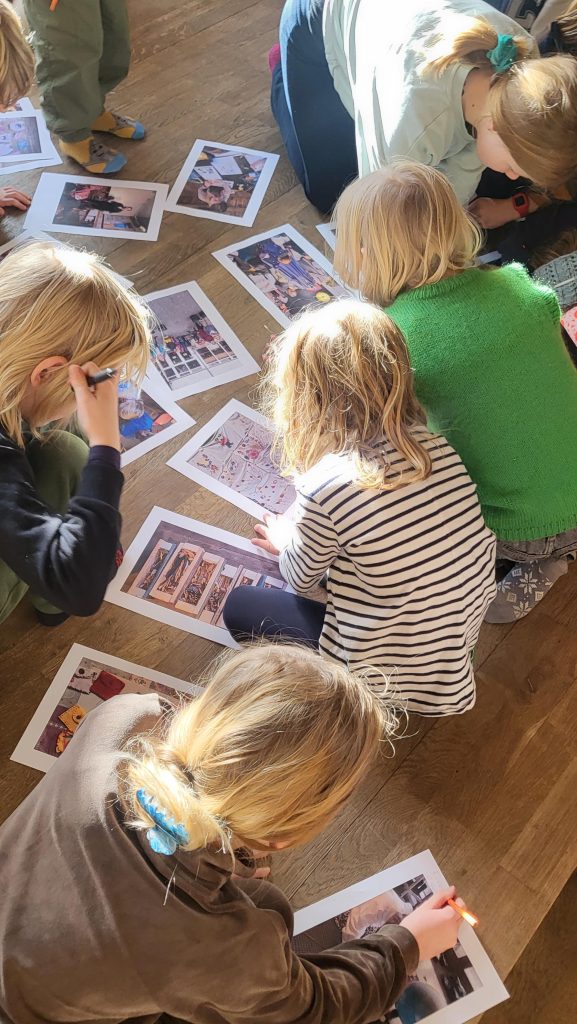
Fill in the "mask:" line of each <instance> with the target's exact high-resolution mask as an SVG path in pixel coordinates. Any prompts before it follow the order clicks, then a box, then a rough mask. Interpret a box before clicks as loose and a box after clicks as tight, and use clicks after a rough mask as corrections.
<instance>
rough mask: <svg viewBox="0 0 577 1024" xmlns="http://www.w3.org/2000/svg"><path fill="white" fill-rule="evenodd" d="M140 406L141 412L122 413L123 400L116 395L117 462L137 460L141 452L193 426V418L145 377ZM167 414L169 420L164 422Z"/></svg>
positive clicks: (145, 451) (127, 463)
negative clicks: (120, 449) (117, 398)
mask: <svg viewBox="0 0 577 1024" xmlns="http://www.w3.org/2000/svg"><path fill="white" fill-rule="evenodd" d="M140 399H141V401H142V403H143V405H144V408H143V410H142V413H141V414H140V415H138V416H137V417H135V418H127V417H126V416H125V415H123V408H125V406H124V407H123V402H122V400H121V399H120V398H119V403H118V406H119V411H118V416H119V423H120V441H121V444H122V456H121V461H122V465H123V466H128V465H129V464H130V463H131V462H134V461H135V460H136V459H139V458H140V456H141V455H146V453H147V452H150V451H152V450H153V449H154V448H158V447H159V446H160V445H161V444H164V443H165V441H169V440H170V439H171V438H172V437H176V436H177V435H178V434H181V433H182V432H183V431H184V430H188V429H189V428H190V427H193V426H194V425H195V423H196V420H193V418H192V416H189V415H188V413H186V412H184V410H183V409H181V408H180V406H179V405H177V404H176V402H175V401H174V400H173V399H172V398H171V397H170V395H169V394H167V391H166V388H164V387H162V388H159V387H158V385H157V384H156V382H155V381H152V380H150V379H149V378H146V379H145V381H144V383H143V385H142V391H141V395H140ZM166 417H170V422H165V419H166Z"/></svg>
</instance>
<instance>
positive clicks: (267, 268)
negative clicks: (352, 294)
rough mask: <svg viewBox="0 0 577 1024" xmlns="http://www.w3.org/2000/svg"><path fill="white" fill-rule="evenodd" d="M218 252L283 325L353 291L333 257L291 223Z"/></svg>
mask: <svg viewBox="0 0 577 1024" xmlns="http://www.w3.org/2000/svg"><path fill="white" fill-rule="evenodd" d="M213 256H214V257H215V259H217V260H218V261H219V263H221V264H222V265H223V267H225V268H226V269H227V270H228V271H230V273H231V274H232V275H233V276H234V277H236V279H237V280H238V281H240V283H241V284H242V285H243V286H244V287H245V288H246V289H247V291H249V292H250V293H251V295H253V296H254V297H255V299H257V300H258V302H260V304H261V305H262V306H264V308H265V309H266V310H268V312H269V313H271V315H272V316H274V317H275V318H276V320H278V322H279V323H280V324H282V325H283V327H288V326H289V325H290V323H291V322H292V321H293V320H294V319H295V317H296V316H297V315H298V314H299V313H300V312H302V310H303V309H308V308H310V309H314V308H318V307H319V306H324V305H325V304H326V303H328V302H333V301H334V300H335V299H342V298H347V297H348V296H349V292H348V291H347V289H346V288H344V287H343V286H342V285H341V284H339V283H338V281H336V280H335V278H334V276H333V272H332V269H331V265H330V263H329V262H328V260H327V259H326V258H325V257H324V256H323V255H322V253H320V252H319V251H318V249H315V247H314V246H313V245H311V244H310V242H307V240H306V238H303V236H302V235H301V234H300V233H299V232H298V231H296V230H295V228H293V227H291V225H290V224H283V225H282V226H281V227H279V228H275V229H273V230H272V231H266V232H264V233H263V234H262V235H254V236H253V237H252V238H247V239H244V241H243V242H242V243H238V242H236V243H235V244H234V245H230V246H228V247H227V248H226V249H220V250H219V251H218V252H214V253H213Z"/></svg>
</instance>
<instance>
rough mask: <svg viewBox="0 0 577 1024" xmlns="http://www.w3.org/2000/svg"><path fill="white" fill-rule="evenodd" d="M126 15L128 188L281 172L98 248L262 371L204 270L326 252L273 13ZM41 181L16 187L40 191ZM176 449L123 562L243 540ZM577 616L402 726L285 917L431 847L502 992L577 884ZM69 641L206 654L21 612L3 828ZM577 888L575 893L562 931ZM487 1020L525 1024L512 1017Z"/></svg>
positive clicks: (172, 655)
mask: <svg viewBox="0 0 577 1024" xmlns="http://www.w3.org/2000/svg"><path fill="white" fill-rule="evenodd" d="M129 6H130V8H131V14H132V24H133V47H134V63H133V69H132V72H131V76H130V79H129V80H128V82H127V83H125V84H124V85H123V86H122V87H121V88H120V89H119V90H118V94H117V97H116V100H115V108H116V109H117V110H119V111H121V112H125V113H128V114H134V115H139V116H141V117H142V119H143V120H144V122H145V123H146V125H147V127H148V130H149V134H148V137H147V139H146V140H145V141H144V142H141V143H132V144H130V143H121V144H120V145H121V147H122V148H123V149H124V151H125V152H126V155H127V156H128V157H129V163H128V166H127V168H126V171H125V172H124V177H126V178H129V179H138V180H151V181H161V182H162V181H164V182H167V183H172V182H173V181H174V180H175V178H176V175H177V172H178V170H179V168H180V166H181V164H182V163H183V161H184V159H185V157H186V155H187V153H188V151H189V148H190V146H191V145H192V143H193V141H194V140H195V139H196V138H206V139H211V140H216V141H221V142H228V143H237V144H238V143H244V144H246V145H248V146H252V147H255V148H257V149H262V150H270V151H273V152H275V151H277V152H281V160H280V163H279V165H278V169H277V171H276V172H275V175H274V178H273V182H272V185H271V187H270V189H269V191H268V194H267V197H266V200H265V203H264V206H263V208H262V209H261V212H260V214H259V217H258V219H257V222H256V225H255V227H254V229H239V228H235V227H229V226H227V225H219V224H217V223H213V222H210V221H206V220H200V219H193V218H189V217H183V216H179V215H177V214H167V215H166V216H165V218H164V221H163V225H162V228H161V232H160V238H159V241H158V242H156V243H152V244H151V243H144V242H134V241H133V242H131V241H127V242H122V241H117V240H112V239H104V240H98V241H97V242H96V243H95V247H96V248H98V251H100V252H102V253H105V254H106V255H107V256H108V257H109V259H110V262H111V264H112V266H113V267H114V269H116V270H117V271H119V272H121V273H122V274H125V275H127V276H128V277H130V278H131V279H132V280H134V281H135V283H136V286H137V287H138V288H139V290H141V291H142V292H144V293H145V292H147V291H151V290H153V289H160V288H167V287H169V286H171V285H175V284H178V283H180V282H184V281H189V280H196V281H198V282H199V283H200V285H201V286H202V288H203V289H205V291H206V292H207V294H208V296H209V297H210V299H211V300H212V301H213V302H214V304H215V305H216V306H217V307H218V309H219V310H220V312H221V313H222V314H223V315H224V317H225V318H226V319H227V320H228V321H229V322H230V324H231V325H232V327H233V328H234V329H235V330H236V331H237V333H238V334H239V336H240V337H241V339H242V340H243V341H244V343H245V344H246V345H247V347H248V348H249V349H250V350H251V352H252V353H253V354H254V355H255V356H256V357H257V358H258V357H259V356H260V354H261V353H262V349H263V346H264V344H265V342H266V341H267V340H268V331H267V327H266V326H265V325H266V322H267V315H266V314H265V313H264V312H263V310H262V309H261V307H260V306H259V305H258V304H257V303H256V302H255V301H254V300H253V299H252V298H251V297H250V296H248V295H247V294H246V293H245V292H244V290H243V289H242V287H241V286H240V285H239V284H238V283H237V282H236V281H235V280H234V279H233V278H232V277H231V276H230V275H228V274H227V273H226V272H225V270H224V269H223V268H222V267H221V266H220V265H219V264H218V263H217V262H216V261H215V260H214V259H213V258H212V256H211V252H212V251H213V250H215V249H219V248H221V247H223V246H225V245H227V244H229V243H232V242H234V241H236V240H238V239H239V238H242V237H247V236H248V235H250V234H251V233H256V232H257V231H258V232H260V231H263V230H265V229H267V228H271V227H275V226H277V225H280V224H283V223H285V222H286V221H290V223H291V224H293V225H294V226H295V227H296V228H298V230H300V231H302V232H303V234H304V235H305V236H307V237H308V238H309V239H310V241H312V242H313V243H314V244H315V245H319V243H320V242H321V239H320V236H319V235H318V234H317V232H316V230H315V227H314V225H315V224H316V223H317V221H318V215H317V214H316V212H315V210H314V209H312V208H311V207H310V206H309V204H308V203H307V202H306V200H305V199H304V196H303V194H302V191H301V189H300V188H299V187H298V186H297V185H296V182H295V178H294V176H293V173H292V171H291V169H290V167H289V164H288V161H287V159H286V156H285V154H284V152H283V150H282V147H281V144H280V138H279V134H278V131H277V129H276V126H275V124H274V122H273V118H272V116H271V113H270V109H269V100H268V91H269V81H270V76H269V72H268V67H267V59H266V56H267V51H268V49H269V47H270V46H271V45H272V44H273V43H274V42H275V41H276V38H277V25H278V17H279V13H280V9H281V6H282V3H281V0H254V2H250V0H187V2H186V3H183V2H182V0H160V2H159V0H130V4H129ZM55 170H59V171H63V170H68V171H70V170H71V168H55ZM38 175H39V172H31V173H30V174H28V175H24V176H20V178H19V179H18V180H19V182H20V184H21V186H22V187H25V188H29V189H30V190H33V189H34V187H35V185H36V182H37V179H38ZM9 180H10V179H8V178H5V179H4V183H8V181H9ZM19 230H21V220H20V219H19V218H17V217H8V218H6V219H5V220H4V221H2V222H1V226H0V236H1V237H0V241H4V240H6V239H7V238H8V237H10V236H11V235H13V234H16V233H18V231H19ZM62 237H64V236H62ZM67 240H68V241H71V240H72V242H74V241H75V240H74V238H72V236H67ZM76 241H77V242H78V244H82V243H83V241H84V240H83V239H81V238H78V239H76ZM87 244H88V243H87ZM269 319H270V318H269ZM254 384H255V379H254V378H253V379H249V380H248V382H241V383H240V385H239V384H232V385H224V386H222V387H219V388H217V389H216V390H213V391H209V392H207V393H206V394H204V395H202V396H199V397H195V398H189V399H186V400H184V401H183V403H182V405H183V407H184V408H185V409H186V410H187V411H188V412H189V413H191V414H192V415H193V416H194V417H195V418H196V419H197V421H198V423H199V425H202V423H204V422H205V421H206V419H207V418H209V417H210V416H211V415H213V414H214V412H215V411H216V410H217V409H218V408H219V407H220V406H221V405H223V404H224V402H226V401H227V400H228V399H229V398H231V397H237V398H239V399H241V400H245V401H246V400H247V399H248V400H249V401H250V394H251V388H254ZM184 439H185V438H184V437H183V436H181V437H180V438H177V439H175V440H174V441H172V442H169V443H167V444H166V445H164V446H162V447H161V448H159V449H157V450H156V451H155V452H152V453H151V454H150V455H148V456H146V457H145V458H143V459H142V460H141V461H138V462H136V463H135V464H134V465H133V466H130V467H129V468H128V469H127V472H126V477H127V482H126V487H125V491H124V498H123V515H124V533H123V540H124V543H125V546H126V545H127V544H128V543H130V541H131V539H132V537H133V536H134V534H135V533H136V531H137V529H138V527H139V526H140V524H141V523H142V522H143V520H144V519H145V517H146V515H147V514H148V512H149V511H150V509H151V507H152V506H153V505H155V504H163V505H165V506H166V507H168V508H170V509H173V510H175V511H177V512H180V513H183V514H185V515H191V516H194V517H195V518H198V519H201V520H206V521H207V522H208V523H212V524H215V525H218V526H222V527H224V528H226V529H229V530H232V531H234V532H238V533H241V534H245V535H247V536H248V535H250V532H251V520H250V519H249V517H248V516H246V515H245V514H244V513H242V512H240V511H238V510H235V509H234V508H233V507H232V506H231V505H229V504H227V503H226V502H224V501H221V500H219V499H217V498H216V497H213V496H212V495H211V494H209V493H208V492H207V491H204V490H203V489H202V488H200V487H198V486H195V485H193V484H191V483H190V482H189V481H187V480H186V479H185V478H184V477H182V476H181V475H180V474H178V473H175V472H174V471H173V470H171V469H168V468H167V467H166V465H165V462H166V460H167V459H168V458H169V456H171V455H172V454H173V453H174V451H175V450H176V449H177V448H178V447H179V446H180V445H181V444H182V443H183V440H184ZM576 613H577V570H574V571H572V572H570V574H569V575H568V576H567V577H566V578H565V579H563V580H562V581H560V582H559V584H558V585H557V586H556V587H555V588H554V590H553V591H552V593H551V594H550V595H549V596H548V597H547V599H546V600H545V601H544V602H543V603H542V605H541V606H540V607H539V608H538V609H537V610H536V611H535V612H534V613H533V614H532V615H531V616H530V618H529V619H527V620H524V621H522V622H520V623H518V624H516V625H515V626H514V627H510V626H503V627H499V626H492V627H486V628H485V629H484V631H483V634H482V636H481V640H480V643H479V647H478V651H477V683H478V703H477V706H476V708H475V710H474V711H472V712H469V713H468V714H467V715H465V716H464V717H462V718H450V719H446V720H441V721H435V722H434V723H431V722H426V721H420V720H416V719H415V720H413V721H411V723H410V727H409V729H408V731H407V734H406V735H405V737H404V738H403V739H402V740H400V741H399V743H398V744H397V749H396V755H395V757H394V758H393V757H387V756H383V759H382V761H381V762H380V763H379V764H378V765H376V766H375V768H374V769H373V771H372V772H371V774H370V776H369V778H368V779H367V780H366V782H365V784H364V785H363V786H362V787H361V788H360V789H359V790H358V792H357V793H356V795H355V797H354V798H353V800H352V802H351V803H350V805H349V806H348V807H347V808H346V810H345V811H344V812H343V813H342V814H341V816H340V817H339V819H338V821H337V822H335V823H334V825H333V826H332V827H331V828H330V829H329V830H328V832H327V833H325V835H324V836H323V837H322V838H321V839H318V840H317V841H316V842H314V843H312V844H311V845H310V846H308V847H307V848H306V849H303V850H298V851H294V852H291V853H288V854H286V855H282V856H281V857H279V862H278V864H277V866H276V869H275V877H276V880H277V881H278V882H279V883H280V884H281V885H282V886H283V887H284V889H285V891H286V892H287V894H288V895H289V897H290V898H291V899H292V901H293V903H294V905H295V906H302V905H303V904H306V903H308V902H311V901H313V900H316V899H319V898H321V897H322V896H324V895H327V894H329V893H330V892H332V891H334V890H336V889H338V888H341V887H343V886H345V885H348V884H350V883H352V882H353V881H355V880H357V879H359V878H361V877H362V876H363V875H366V874H370V873H373V872H375V871H377V870H379V869H381V868H383V867H385V866H387V865H390V864H393V863H395V862H396V861H397V860H400V859H402V858H405V857H407V856H410V855H411V854H414V853H417V852H419V851H420V850H422V849H425V848H428V847H429V848H430V849H431V850H432V851H433V853H434V855H435V857H436V858H437V859H438V861H439V863H440V865H441V867H442V869H443V870H444V872H445V874H446V875H447V876H448V877H449V879H450V880H451V881H453V882H455V883H456V884H457V886H458V888H459V891H460V892H462V894H463V896H464V897H465V898H466V899H467V900H468V901H470V904H471V906H472V907H473V908H474V909H475V911H476V912H477V913H478V914H479V916H480V918H481V922H482V924H481V929H480V936H481V939H482V941H483V942H484V944H485V945H486V947H487V949H488V950H489V952H490V954H491V956H492V957H493V959H494V962H495V964H496V966H497V968H498V970H499V971H500V973H501V975H502V976H503V977H505V976H507V975H508V974H509V972H510V971H511V970H512V968H513V967H514V965H515V964H516V963H518V961H520V958H521V956H522V954H523V951H524V949H525V947H526V946H527V944H528V943H529V942H530V940H531V938H532V936H533V935H534V933H535V932H536V931H537V929H538V928H539V925H540V924H541V922H542V921H543V919H544V918H545V916H546V915H547V913H548V911H549V910H550V908H551V907H552V906H553V904H554V903H555V900H556V899H557V897H558V895H559V894H560V892H561V890H562V889H563V887H564V886H565V885H566V883H567V882H568V880H569V878H570V876H571V874H572V872H573V871H574V870H575V868H576V866H577V830H576V828H575V821H576V820H577V741H576V738H575V737H576V736H577V675H576V670H577V635H576V632H575V628H574V624H575V621H576ZM74 641H77V642H79V643H85V644H88V645H89V646H91V647H94V648H97V649H99V650H102V651H105V652H108V653H110V654H114V655H117V656H120V657H123V658H126V659H128V660H130V661H135V662H137V663H139V664H142V665H146V666H149V667H151V668H158V669H160V670H163V671H166V672H168V673H170V674H172V675H175V676H180V677H182V678H185V679H193V680H194V679H195V678H196V676H197V673H198V672H199V671H200V670H201V669H202V668H203V667H204V666H205V665H206V664H207V662H208V661H209V660H210V658H211V657H212V655H213V654H214V653H215V650H216V649H215V647H214V646H213V645H212V644H210V643H209V642H207V641H202V640H199V639H197V638H195V637H192V636H190V635H188V634H186V633H183V632H180V631H178V630H176V629H173V628H172V627H169V626H163V625H160V624H158V623H156V622H153V621H152V620H150V619H147V618H144V617H141V616H139V615H136V614H133V613H131V612H129V611H125V610H121V609H119V608H117V607H115V606H112V605H108V604H105V605H104V606H103V608H102V610H101V611H100V612H99V614H98V615H96V616H95V617H94V618H92V619H90V620H80V619H74V620H71V621H69V622H67V623H66V624H65V625H64V626H63V627H61V628H59V629H57V630H46V629H44V628H42V627H41V626H39V625H37V624H36V623H35V621H34V619H33V616H32V613H31V611H30V609H29V608H28V607H27V606H25V605H22V606H21V607H20V608H19V609H18V610H17V612H16V613H15V614H14V615H13V616H12V617H11V618H10V620H9V622H7V623H5V624H4V625H3V626H2V629H1V632H0V655H1V656H2V664H3V671H2V683H1V688H0V702H1V709H2V730H1V736H0V808H1V809H2V810H1V813H2V814H3V815H8V814H9V813H10V811H11V810H12V809H13V808H14V807H16V806H17V804H18V803H19V801H21V800H22V799H23V797H24V796H25V795H26V794H27V793H28V792H29V791H30V789H31V788H32V787H33V786H34V785H35V784H36V782H37V781H38V774H37V773H35V772H34V771H32V770H28V769H26V768H24V767H22V766H21V765H18V764H15V763H13V762H11V761H10V760H9V757H10V754H11V752H12V750H13V749H14V746H15V745H16V742H17V740H18V739H19V738H20V735H21V733H22V732H23V730H24V728H25V726H26V725H27V723H28V721H29V719H30V717H31V715H32V712H33V711H34V709H35V708H36V705H37V704H38V702H39V700H40V698H41V696H42V694H43V693H44V691H45V689H46V687H47V686H48V684H49V683H50V681H51V679H52V677H53V675H54V674H55V672H56V670H57V668H58V667H59V665H60V663H61V662H62V660H63V658H64V656H65V654H66V653H67V651H68V649H69V647H70V645H71V644H72V643H73V642H74ZM576 888H577V887H576V886H575V884H573V886H572V887H571V888H570V889H568V890H567V892H568V893H569V897H570V900H571V901H572V903H571V905H572V907H573V917H574V916H575V912H576V911H577V905H576ZM563 902H565V901H563ZM558 911H559V906H558V907H557V908H556V910H555V913H557V912H558ZM544 927H545V926H544ZM573 963H574V959H573ZM534 984H535V986H536V988H535V992H536V993H539V998H541V999H542V1000H543V1002H545V999H546V977H545V976H541V977H539V975H538V974H537V977H536V978H535V979H534ZM535 998H537V995H535ZM570 1011H571V1007H570V1005H569V1003H567V1004H565V1008H564V1009H563V1005H562V1004H559V1006H558V1007H557V1012H556V1014H555V1015H554V1017H550V1018H548V1017H547V1016H543V1017H542V1018H539V1021H541V1020H543V1021H545V1020H546V1019H547V1020H553V1019H554V1020H555V1021H556V1024H570V1021H573V1020H574V1015H573V1014H572V1013H571V1012H570ZM563 1014H565V1015H563ZM486 1019H487V1021H489V1022H491V1021H493V1022H494V1024H503V1022H504V1021H505V1020H506V1021H507V1022H509V1024H513V1022H515V1024H516V1022H517V1020H519V1021H520V1020H521V1018H517V1017H516V1016H514V1012H513V1008H512V1007H507V1008H506V1009H505V1010H503V1011H493V1012H492V1013H489V1014H488V1015H487V1017H486ZM523 1019H524V1020H527V1021H528V1020H531V1021H537V1018H536V1017H535V1018H534V1017H532V1016H525V1017H524V1018H523Z"/></svg>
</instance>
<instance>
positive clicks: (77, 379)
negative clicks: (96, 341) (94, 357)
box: [68, 363, 120, 451]
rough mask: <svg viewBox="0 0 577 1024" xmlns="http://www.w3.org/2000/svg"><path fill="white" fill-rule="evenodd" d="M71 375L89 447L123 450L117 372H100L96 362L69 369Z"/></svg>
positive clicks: (78, 410)
mask: <svg viewBox="0 0 577 1024" xmlns="http://www.w3.org/2000/svg"><path fill="white" fill-rule="evenodd" d="M68 375H69V379H70V384H71V386H72V390H73V391H74V396H75V398H76V412H77V416H78V422H79V424H80V427H81V428H82V430H83V431H84V433H85V434H86V437H87V438H88V443H89V444H90V447H91V448H94V447H95V445H105V446H106V447H108V448H116V450H117V451H120V428H119V425H118V382H117V379H116V376H117V374H116V370H110V369H106V370H101V369H100V367H99V366H97V365H96V363H85V364H84V366H75V365H71V366H69V368H68Z"/></svg>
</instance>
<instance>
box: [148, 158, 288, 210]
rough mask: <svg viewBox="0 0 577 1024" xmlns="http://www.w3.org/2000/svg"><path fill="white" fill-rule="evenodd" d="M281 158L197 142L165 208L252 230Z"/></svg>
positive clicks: (171, 191)
mask: <svg viewBox="0 0 577 1024" xmlns="http://www.w3.org/2000/svg"><path fill="white" fill-rule="evenodd" d="M278 159H279V158H278V156H277V155H276V154H275V153H262V152H260V150H256V149H248V148H247V147H245V146H226V145H223V144H222V143H220V142H207V141H206V140H205V139H197V141H196V142H195V144H194V146H193V147H192V149H191V151H190V153H189V154H188V157H187V158H186V161H185V163H184V166H183V168H182V170H181V172H180V174H179V175H178V178H177V179H176V182H175V184H174V186H173V188H172V189H171V190H170V193H169V196H168V199H167V201H166V206H165V209H166V210H171V211H173V212H174V213H186V214H188V215H189V216H191V217H204V218H208V219H209V220H220V221H224V222H225V223H227V224H242V225H243V226H244V227H251V225H252V224H254V221H255V219H256V215H257V213H258V211H259V208H260V205H261V203H262V201H263V199H264V195H265V192H266V190H267V188H268V185H269V183H270V180H271V178H272V175H273V173H274V169H275V167H276V165H277V162H278Z"/></svg>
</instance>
